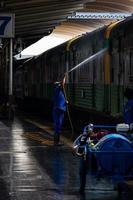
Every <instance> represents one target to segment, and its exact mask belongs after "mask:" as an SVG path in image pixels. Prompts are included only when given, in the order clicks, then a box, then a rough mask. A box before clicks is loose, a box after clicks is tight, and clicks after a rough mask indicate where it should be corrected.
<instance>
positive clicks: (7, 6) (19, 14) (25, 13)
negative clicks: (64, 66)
mask: <svg viewBox="0 0 133 200" xmlns="http://www.w3.org/2000/svg"><path fill="white" fill-rule="evenodd" d="M75 11H87V12H125V13H129V12H130V13H133V0H3V1H0V12H1V13H14V14H15V37H16V38H17V37H19V38H41V37H43V36H45V35H48V34H50V33H51V32H52V31H53V30H54V29H55V27H57V26H58V25H60V24H62V22H65V21H67V17H68V16H70V15H72V14H73V13H74V12H75ZM75 21H76V20H75ZM71 22H72V21H71ZM68 23H69V21H68ZM92 23H93V24H94V23H98V21H97V22H96V20H95V22H94V20H93V19H92V20H91V23H90V24H92ZM100 23H101V22H100ZM88 26H89V23H88ZM100 26H101V24H100Z"/></svg>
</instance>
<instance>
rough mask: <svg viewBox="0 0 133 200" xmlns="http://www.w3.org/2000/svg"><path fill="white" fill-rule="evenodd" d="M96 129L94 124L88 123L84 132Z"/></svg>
mask: <svg viewBox="0 0 133 200" xmlns="http://www.w3.org/2000/svg"><path fill="white" fill-rule="evenodd" d="M93 129H94V125H93V124H88V125H87V126H85V127H84V132H91V131H93Z"/></svg>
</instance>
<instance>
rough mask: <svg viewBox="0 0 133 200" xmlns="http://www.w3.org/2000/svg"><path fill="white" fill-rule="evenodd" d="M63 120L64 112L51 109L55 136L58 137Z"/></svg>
mask: <svg viewBox="0 0 133 200" xmlns="http://www.w3.org/2000/svg"><path fill="white" fill-rule="evenodd" d="M63 120H64V111H62V110H60V109H57V108H55V109H53V121H54V129H55V134H58V135H60V132H61V128H62V124H63Z"/></svg>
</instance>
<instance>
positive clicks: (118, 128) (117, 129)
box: [116, 123, 129, 132]
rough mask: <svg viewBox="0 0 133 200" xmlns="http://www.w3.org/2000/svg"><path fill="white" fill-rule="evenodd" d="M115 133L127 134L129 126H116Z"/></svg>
mask: <svg viewBox="0 0 133 200" xmlns="http://www.w3.org/2000/svg"><path fill="white" fill-rule="evenodd" d="M116 131H117V132H127V131H129V125H128V124H124V123H123V124H117V126H116Z"/></svg>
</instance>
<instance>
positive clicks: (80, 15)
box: [68, 12, 131, 20]
mask: <svg viewBox="0 0 133 200" xmlns="http://www.w3.org/2000/svg"><path fill="white" fill-rule="evenodd" d="M129 16H131V13H119V12H118V13H114V12H109V13H107V12H75V14H74V15H71V16H68V19H72V20H73V19H80V20H81V19H85V20H86V19H124V18H126V17H129Z"/></svg>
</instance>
